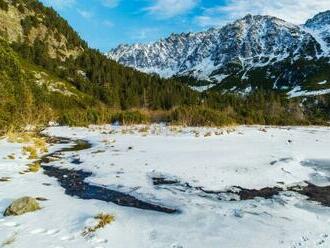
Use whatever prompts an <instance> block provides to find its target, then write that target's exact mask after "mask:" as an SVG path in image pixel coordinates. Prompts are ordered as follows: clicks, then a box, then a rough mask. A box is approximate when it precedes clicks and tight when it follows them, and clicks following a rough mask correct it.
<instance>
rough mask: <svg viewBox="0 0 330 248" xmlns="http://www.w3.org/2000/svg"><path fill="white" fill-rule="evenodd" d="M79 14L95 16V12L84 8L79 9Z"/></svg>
mask: <svg viewBox="0 0 330 248" xmlns="http://www.w3.org/2000/svg"><path fill="white" fill-rule="evenodd" d="M77 11H78V13H79V15H81V16H82V17H83V18H85V19H89V18H92V17H93V16H94V13H93V12H91V11H88V10H82V9H77Z"/></svg>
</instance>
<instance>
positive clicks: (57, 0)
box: [43, 0, 76, 9]
mask: <svg viewBox="0 0 330 248" xmlns="http://www.w3.org/2000/svg"><path fill="white" fill-rule="evenodd" d="M43 2H44V3H45V4H46V5H47V6H52V7H54V8H58V9H63V8H68V7H71V6H72V5H74V4H75V3H76V1H75V0H44V1H43Z"/></svg>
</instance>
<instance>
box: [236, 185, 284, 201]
mask: <svg viewBox="0 0 330 248" xmlns="http://www.w3.org/2000/svg"><path fill="white" fill-rule="evenodd" d="M236 188H238V189H239V190H240V191H239V192H238V195H239V196H240V199H241V200H252V199H254V198H256V197H262V198H265V199H271V198H273V196H275V195H278V194H279V193H280V192H282V191H283V189H281V188H279V187H273V188H270V187H267V188H262V189H259V190H256V189H243V188H241V187H236Z"/></svg>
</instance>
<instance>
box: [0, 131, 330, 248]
mask: <svg viewBox="0 0 330 248" xmlns="http://www.w3.org/2000/svg"><path fill="white" fill-rule="evenodd" d="M45 133H47V134H49V135H53V136H61V137H63V136H64V137H68V138H72V139H86V140H88V141H89V142H91V143H92V144H93V147H92V148H91V149H88V150H83V151H79V152H69V153H63V154H61V159H60V160H59V161H53V162H52V165H53V166H57V167H61V168H69V169H70V168H72V169H82V170H85V171H90V172H92V173H93V176H92V177H90V178H88V179H87V180H88V182H90V183H93V184H98V185H104V186H105V187H109V188H115V189H116V190H121V191H124V192H128V193H130V194H132V195H134V196H136V197H140V198H143V199H147V200H148V199H149V200H150V201H160V202H164V203H166V204H169V205H172V206H175V207H177V208H179V209H180V210H181V211H182V212H181V213H180V214H174V215H169V214H161V213H157V212H152V211H143V210H138V209H133V208H127V207H120V206H117V205H115V204H112V203H104V202H101V201H96V200H88V201H86V200H81V199H77V198H74V197H71V196H68V195H66V194H65V192H64V190H63V189H62V188H61V187H60V185H59V184H58V182H57V181H56V180H55V179H54V178H49V177H47V176H46V175H44V174H43V173H42V171H40V172H38V173H34V174H30V173H29V174H24V175H21V174H20V173H19V172H20V171H22V170H24V168H25V165H26V164H27V163H29V162H30V161H28V160H27V158H26V157H25V156H24V155H23V154H22V153H21V148H22V146H23V144H11V143H8V142H7V141H6V140H0V148H1V149H0V171H1V177H4V176H6V177H10V178H11V180H10V181H9V182H0V196H1V197H0V212H3V211H4V210H5V208H6V207H7V206H8V205H9V203H10V202H11V201H12V200H14V199H16V198H18V197H21V196H25V195H30V196H35V197H36V196H38V197H46V198H47V199H48V201H45V202H41V205H42V207H43V208H42V209H41V210H40V211H37V212H34V213H31V214H26V215H23V216H19V217H6V218H4V217H0V244H1V243H4V242H6V241H8V240H10V239H11V238H12V237H15V239H14V241H13V244H12V246H13V247H22V248H24V247H29V246H31V245H33V247H36V248H39V247H40V248H41V247H81V248H84V247H86V248H87V247H114V248H124V247H132V248H134V247H155V248H164V247H177V248H178V247H189V248H200V247H210V248H213V247H214V248H217V247H219V244H221V247H223V248H231V247H247V248H259V247H260V248H261V247H267V248H273V247H274V248H281V247H283V248H284V247H285V248H288V247H290V248H293V247H330V238H329V235H330V231H329V223H330V222H329V221H330V208H327V207H323V206H320V205H319V204H317V203H313V202H308V201H306V198H305V197H303V196H301V195H299V194H296V193H290V192H286V193H283V194H280V195H279V196H276V197H274V198H273V199H268V200H266V199H262V198H259V199H255V200H249V201H224V200H219V199H217V198H214V197H208V196H207V195H201V194H199V193H196V192H193V191H189V189H186V190H182V189H180V188H179V189H176V188H175V187H174V188H171V187H170V186H169V187H164V188H159V187H155V186H154V185H153V184H152V180H151V177H153V176H157V175H164V176H166V177H168V178H174V179H178V180H180V181H182V182H187V183H189V184H190V185H192V186H196V187H203V188H204V189H206V190H223V189H227V188H229V187H232V186H241V187H245V188H251V189H252V188H256V189H260V188H262V187H265V186H269V187H272V186H279V185H281V186H282V187H287V186H290V185H292V184H296V183H302V182H303V181H305V180H312V178H314V177H312V176H311V175H314V176H315V173H316V174H318V175H319V177H322V176H323V177H324V174H323V173H322V171H321V170H320V171H319V170H318V167H317V165H313V167H309V166H304V165H303V162H304V161H307V160H309V159H312V160H313V161H317V160H322V161H326V160H327V161H329V160H330V154H329V147H330V129H329V128H320V127H310V128H307V127H299V128H296V127H292V128H268V127H266V128H261V127H238V128H236V129H217V128H180V127H166V126H163V125H153V126H150V127H148V126H147V127H145V126H132V127H116V126H92V127H90V128H69V127H50V128H48V129H47V130H46V131H45ZM288 141H290V142H288ZM68 145H70V144H66V145H54V146H52V147H50V152H52V151H55V150H58V149H59V148H61V147H63V146H68ZM12 153H15V154H16V157H17V159H16V160H9V159H7V156H8V155H10V154H12ZM73 157H79V159H80V161H81V162H82V163H81V164H72V163H71V161H72V158H73ZM274 161H276V162H274ZM323 166H324V165H323ZM322 168H323V167H322ZM328 184H330V183H328ZM100 212H105V213H111V214H114V215H115V218H116V220H115V222H113V223H112V224H111V225H109V226H107V227H106V228H104V229H101V230H99V231H98V232H96V233H95V235H93V236H91V237H83V236H82V235H81V233H82V231H83V230H84V228H85V227H86V225H88V224H89V223H90V222H91V220H92V218H93V216H95V215H96V214H98V213H100ZM251 227H253V228H251Z"/></svg>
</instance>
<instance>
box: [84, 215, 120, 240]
mask: <svg viewBox="0 0 330 248" xmlns="http://www.w3.org/2000/svg"><path fill="white" fill-rule="evenodd" d="M94 219H95V220H97V224H96V225H95V226H93V227H86V229H85V230H84V231H83V233H82V235H83V236H87V235H90V234H92V233H95V232H96V231H97V230H99V229H102V228H104V227H105V226H107V225H110V224H111V223H112V222H114V221H115V216H114V215H112V214H105V213H101V214H98V215H97V216H95V217H94Z"/></svg>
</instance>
